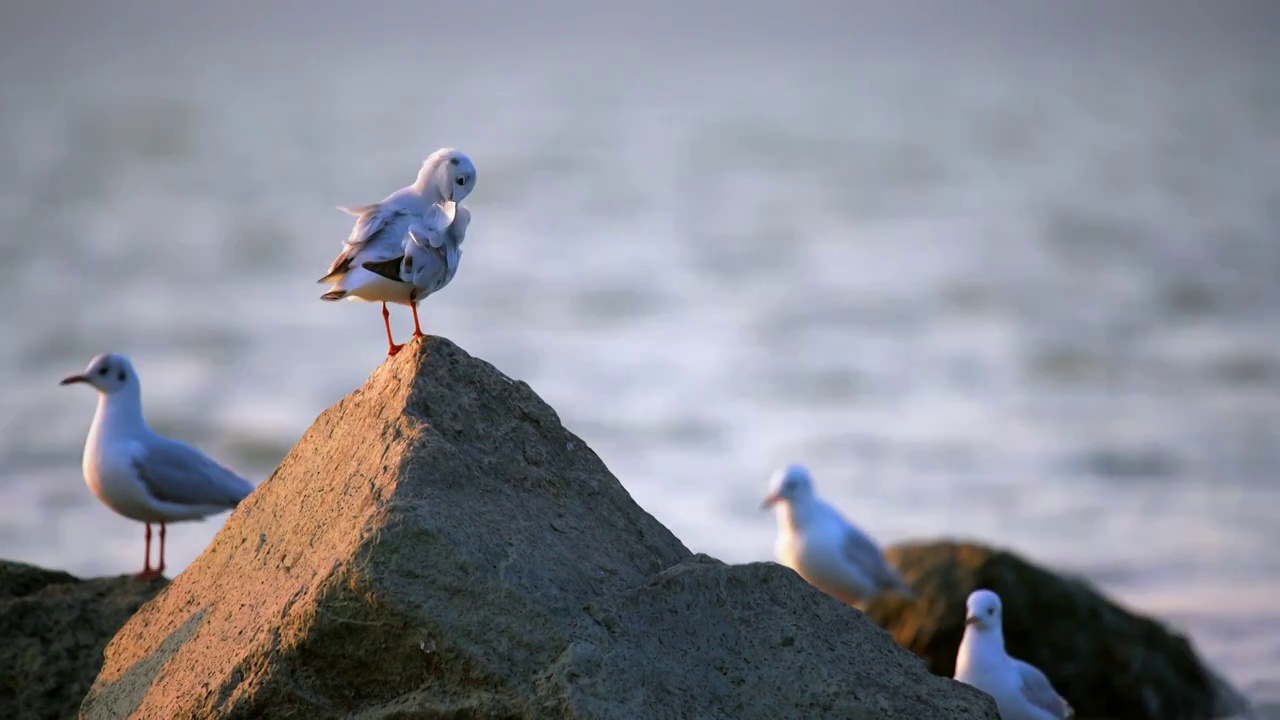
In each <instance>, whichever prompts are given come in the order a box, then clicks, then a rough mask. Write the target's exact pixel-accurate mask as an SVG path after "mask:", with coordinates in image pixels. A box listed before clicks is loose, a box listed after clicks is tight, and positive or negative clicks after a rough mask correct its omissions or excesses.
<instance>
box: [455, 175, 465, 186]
mask: <svg viewBox="0 0 1280 720" xmlns="http://www.w3.org/2000/svg"><path fill="white" fill-rule="evenodd" d="M457 183H458V184H459V185H466V184H467V179H466V178H464V177H460V178H458V180H457Z"/></svg>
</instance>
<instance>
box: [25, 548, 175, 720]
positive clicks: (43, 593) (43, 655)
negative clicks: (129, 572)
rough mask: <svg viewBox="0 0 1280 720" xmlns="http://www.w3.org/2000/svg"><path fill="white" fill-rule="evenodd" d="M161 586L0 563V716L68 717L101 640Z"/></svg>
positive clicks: (93, 669) (97, 658)
mask: <svg viewBox="0 0 1280 720" xmlns="http://www.w3.org/2000/svg"><path fill="white" fill-rule="evenodd" d="M164 585H165V581H163V580H157V581H154V582H137V581H134V580H132V579H130V578H127V577H120V578H98V579H95V580H80V579H78V578H75V577H72V576H71V575H68V574H66V573H64V572H57V571H54V570H44V569H41V568H37V567H32V566H31V565H24V564H22V563H15V562H6V561H0V718H4V719H5V720H28V719H30V720H35V719H36V718H40V719H41V720H44V719H46V718H47V719H49V720H55V719H57V720H61V718H73V717H75V716H76V709H77V708H78V707H80V701H81V699H82V698H84V694H85V693H86V692H87V691H88V690H89V686H90V685H91V684H92V683H93V678H94V676H95V675H97V674H98V670H99V669H100V668H101V667H102V650H103V648H105V647H106V646H107V641H109V640H110V639H111V636H112V635H115V634H116V631H117V630H119V629H120V627H121V626H122V625H124V623H125V621H126V620H128V619H129V617H130V616H131V615H133V613H134V612H135V611H137V609H138V608H139V607H140V606H141V605H142V604H143V603H144V602H146V601H147V600H150V599H151V597H152V596H154V595H155V594H156V593H158V592H160V589H161V588H163V587H164Z"/></svg>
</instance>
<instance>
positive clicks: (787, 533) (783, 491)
mask: <svg viewBox="0 0 1280 720" xmlns="http://www.w3.org/2000/svg"><path fill="white" fill-rule="evenodd" d="M770 485H771V491H770V493H769V496H768V497H766V498H765V499H764V504H763V506H762V507H763V508H770V507H775V508H776V511H777V517H778V539H777V541H776V542H775V543H774V553H775V554H776V555H777V558H778V562H780V563H782V564H783V565H786V566H787V567H789V568H791V569H792V570H795V571H796V572H797V573H799V575H800V577H802V578H804V579H805V580H807V581H808V582H809V584H811V585H813V586H814V587H816V588H818V589H819V590H821V591H823V592H825V593H827V594H828V595H831V596H833V597H836V598H838V599H840V600H842V601H844V602H846V603H848V604H850V605H857V604H858V603H859V602H862V601H866V600H870V599H871V598H872V597H874V596H876V595H879V594H881V593H883V592H895V593H897V594H899V595H901V596H903V597H905V598H908V599H911V598H913V597H914V596H913V594H912V592H911V588H910V587H908V586H907V584H906V583H905V582H903V580H902V578H901V577H899V576H898V573H897V572H896V571H894V569H893V568H891V567H890V566H889V563H888V562H887V561H886V560H885V559H884V555H883V554H882V553H881V552H880V548H879V547H878V546H877V545H876V543H875V541H873V540H872V539H871V538H869V537H867V536H866V535H865V534H863V532H862V531H861V530H859V529H858V528H856V527H854V526H853V525H852V524H850V523H849V521H847V520H845V519H844V517H843V516H842V515H841V514H840V512H839V511H837V510H836V509H835V508H833V507H831V506H830V505H828V504H827V503H825V502H823V501H822V499H821V498H819V497H818V496H817V495H816V494H814V490H813V478H812V477H811V476H810V475H809V470H808V469H807V468H805V467H804V466H803V465H788V466H787V467H785V468H783V469H781V470H779V471H777V472H776V473H774V475H773V478H772V479H771V481H770Z"/></svg>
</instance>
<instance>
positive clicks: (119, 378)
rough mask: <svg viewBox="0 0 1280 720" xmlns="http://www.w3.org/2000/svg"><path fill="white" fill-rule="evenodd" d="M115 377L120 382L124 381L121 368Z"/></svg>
mask: <svg viewBox="0 0 1280 720" xmlns="http://www.w3.org/2000/svg"><path fill="white" fill-rule="evenodd" d="M116 379H117V380H119V381H120V382H124V371H123V370H121V371H120V374H119V375H117V376H116Z"/></svg>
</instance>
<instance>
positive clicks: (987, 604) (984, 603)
mask: <svg viewBox="0 0 1280 720" xmlns="http://www.w3.org/2000/svg"><path fill="white" fill-rule="evenodd" d="M1002 613H1003V608H1002V606H1001V604H1000V596H999V595H997V594H995V593H993V592H991V591H990V590H974V591H973V592H971V593H969V600H968V602H966V603H965V618H964V624H965V627H966V628H968V627H969V626H975V627H977V629H979V630H992V629H996V630H998V629H1000V616H1001V614H1002Z"/></svg>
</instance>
